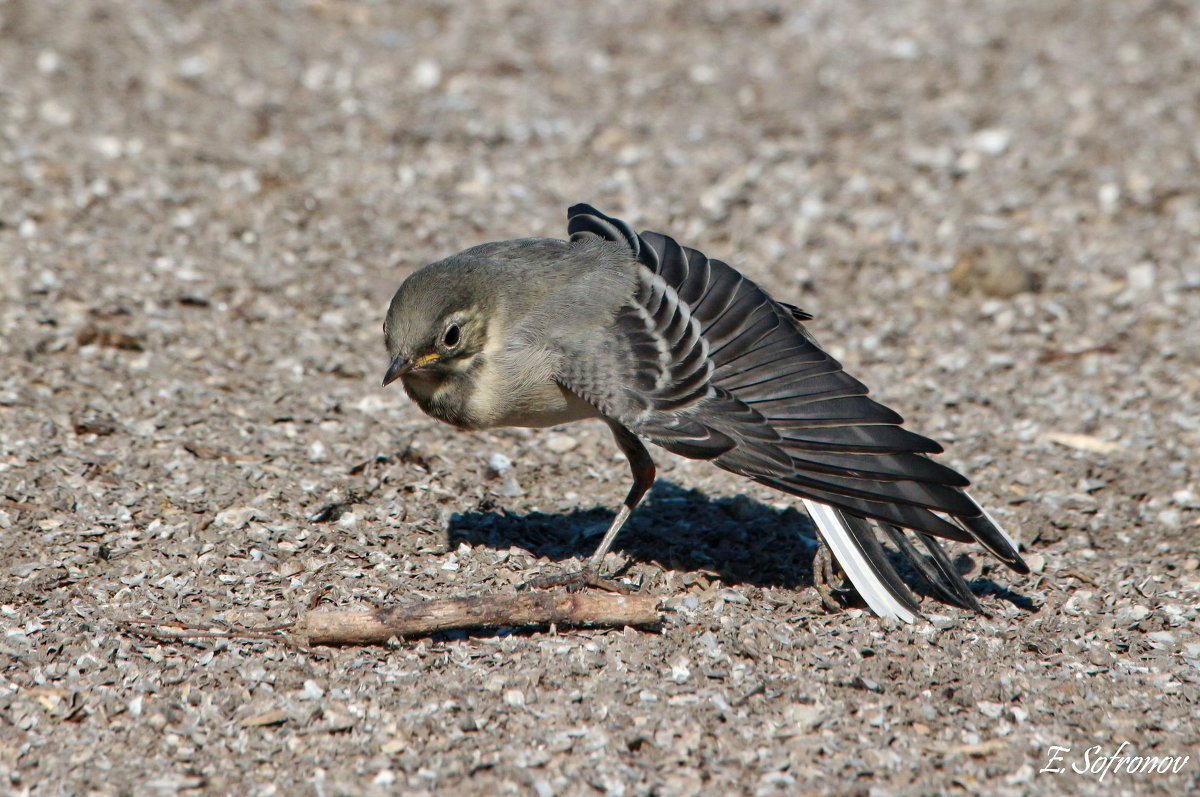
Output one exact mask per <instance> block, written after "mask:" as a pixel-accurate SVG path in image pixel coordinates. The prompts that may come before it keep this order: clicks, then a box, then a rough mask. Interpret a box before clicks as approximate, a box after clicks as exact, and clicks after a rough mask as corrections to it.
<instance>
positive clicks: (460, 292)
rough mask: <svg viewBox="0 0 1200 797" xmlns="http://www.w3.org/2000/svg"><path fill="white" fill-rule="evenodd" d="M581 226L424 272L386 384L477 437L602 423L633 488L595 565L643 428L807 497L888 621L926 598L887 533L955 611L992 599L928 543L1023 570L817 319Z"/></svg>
mask: <svg viewBox="0 0 1200 797" xmlns="http://www.w3.org/2000/svg"><path fill="white" fill-rule="evenodd" d="M569 220H570V222H569V232H570V233H571V240H570V241H558V240H551V239H522V240H516V241H506V242H501V243H493V244H485V245H483V246H478V247H475V248H473V249H468V250H466V251H465V252H462V253H460V254H457V255H454V256H452V257H450V258H447V259H445V260H442V261H439V262H437V263H434V264H432V265H430V266H427V267H426V268H424V269H422V270H420V271H418V272H416V273H414V274H413V275H412V276H410V277H409V278H408V280H406V281H405V282H404V284H403V285H402V286H401V287H400V289H399V290H398V291H397V292H396V295H395V297H394V298H393V300H392V304H391V307H390V308H389V311H388V316H387V321H386V323H385V338H386V343H387V348H388V352H389V355H390V356H391V357H392V361H391V365H390V367H389V369H388V375H387V377H386V378H385V384H386V383H388V382H390V381H393V380H394V379H396V378H400V379H402V380H403V382H404V386H405V389H406V391H407V392H408V394H409V395H410V396H411V397H412V398H413V399H414V400H415V401H416V402H417V403H418V404H419V405H420V406H421V408H422V409H423V410H425V411H426V412H427V413H429V414H430V415H433V416H434V417H437V418H439V419H441V420H444V421H447V422H449V423H452V424H455V425H457V426H460V427H464V428H473V429H478V428H488V427H492V426H499V425H519V426H548V425H553V424H559V423H566V422H569V421H573V420H579V419H582V418H587V417H600V418H603V419H604V420H605V421H606V422H607V423H608V424H609V426H610V427H611V428H612V429H613V431H614V434H615V435H616V438H617V441H618V443H619V444H620V445H621V447H622V449H623V450H624V451H625V453H626V454H627V455H628V456H629V458H630V464H631V468H632V470H633V474H634V486H633V489H631V491H630V494H629V496H628V497H627V499H626V501H625V505H624V506H623V508H622V510H621V512H620V513H618V516H617V518H616V520H614V522H613V525H612V526H611V527H610V529H609V533H608V534H606V535H605V539H604V541H603V542H602V543H601V545H600V548H599V550H598V551H597V556H596V557H594V558H593V560H592V562H593V565H598V564H599V560H600V557H602V556H603V554H604V552H605V551H607V549H608V547H609V546H610V545H611V543H612V540H613V539H614V538H615V536H616V533H617V531H619V529H620V527H621V525H622V524H623V523H624V520H625V518H626V517H627V516H628V514H629V512H630V511H632V509H633V508H634V507H635V506H636V505H637V503H638V502H639V501H640V499H641V497H642V495H643V494H644V492H645V490H646V489H647V488H648V487H649V484H650V482H651V481H652V480H653V464H652V462H651V461H650V458H649V455H648V453H647V452H646V450H645V447H644V446H642V444H641V443H640V442H639V440H638V438H643V439H647V440H650V441H652V442H654V443H656V444H657V445H660V446H662V447H663V448H666V449H667V450H669V451H672V452H674V453H677V454H681V455H683V456H686V457H691V458H694V459H707V460H710V461H712V462H713V464H715V465H717V466H719V467H721V468H724V469H726V470H729V471H732V472H734V473H738V474H740V475H743V476H746V477H748V478H751V479H753V480H755V481H758V482H760V483H762V484H766V485H769V486H772V487H776V488H778V489H780V490H783V491H784V492H787V493H790V494H792V495H796V496H799V497H802V498H804V499H805V502H806V505H807V506H808V507H809V509H810V513H811V514H812V515H813V517H814V520H815V521H816V522H817V524H818V527H819V528H820V530H821V532H822V534H823V536H824V537H825V538H826V540H828V541H829V543H830V545H831V546H832V547H833V550H834V553H835V555H836V556H837V558H838V560H839V562H841V563H842V565H843V567H844V568H845V569H846V571H847V574H848V575H849V576H850V578H851V580H852V581H853V582H854V584H855V586H856V587H857V588H858V589H859V591H860V593H862V594H863V597H864V598H865V599H866V600H867V601H868V603H869V604H870V605H871V607H872V608H873V609H874V610H875V611H876V612H878V613H880V614H884V615H892V616H896V617H901V618H903V619H913V618H914V617H915V616H916V601H915V599H914V598H913V596H912V595H911V593H910V592H909V591H908V589H907V587H906V586H905V585H904V583H903V581H902V580H901V578H900V577H899V575H898V574H897V573H896V571H895V569H894V567H893V566H892V565H891V563H890V562H889V560H888V557H887V555H886V553H885V550H884V548H883V547H882V545H881V543H880V542H879V540H878V538H877V537H876V530H875V529H873V528H872V524H876V525H878V527H879V529H880V530H881V531H883V532H884V533H886V534H887V535H888V537H889V538H890V539H891V540H892V542H893V544H894V545H895V546H896V547H897V549H898V551H899V553H900V554H902V555H903V556H904V557H906V558H907V559H909V560H910V561H911V562H912V563H913V564H914V566H915V567H916V568H917V570H918V572H920V573H921V574H922V575H923V576H924V577H925V578H926V579H927V580H929V581H930V583H931V584H933V586H934V588H935V589H936V590H938V591H939V593H940V594H941V595H942V596H943V597H944V598H946V599H947V600H950V601H951V602H954V603H957V604H959V605H963V606H967V607H969V608H976V609H977V608H978V603H977V602H976V601H975V598H974V596H973V595H972V594H971V593H970V590H969V589H968V588H967V586H966V584H965V583H963V581H962V578H961V577H960V576H959V575H958V573H957V572H956V571H955V570H954V568H953V566H952V565H951V564H950V563H949V560H948V559H947V558H946V556H945V554H944V553H943V552H942V551H941V549H940V548H939V547H938V546H937V543H936V542H934V540H933V537H932V536H930V535H936V536H941V537H946V538H950V539H955V540H960V541H977V542H980V543H982V544H983V545H984V546H985V547H986V548H987V549H988V550H989V551H991V552H992V553H993V554H994V555H996V556H997V557H998V558H1000V559H1001V560H1002V561H1004V562H1005V563H1006V564H1008V565H1009V566H1010V567H1012V568H1013V569H1014V570H1017V571H1018V572H1024V563H1023V562H1022V561H1021V559H1020V556H1019V555H1018V554H1017V551H1016V548H1015V545H1014V544H1013V543H1012V540H1011V539H1010V538H1009V537H1008V536H1007V535H1006V534H1005V533H1004V532H1003V530H1001V529H1000V528H999V526H997V525H996V524H995V523H994V521H993V520H992V519H991V518H990V516H988V515H987V514H986V513H985V512H983V511H982V510H981V509H980V508H979V507H978V505H977V504H975V502H974V501H973V500H972V499H971V498H970V496H968V495H967V494H966V493H965V492H964V491H963V489H962V488H963V487H965V486H966V485H967V480H966V479H964V478H963V477H962V476H961V475H959V474H958V473H956V472H954V471H953V470H951V469H950V468H947V467H945V466H944V465H941V464H939V463H937V462H935V461H933V460H932V459H930V458H929V456H928V455H929V454H932V453H937V452H939V451H941V448H940V446H938V445H937V444H936V443H934V442H933V441H931V440H929V439H927V438H924V437H921V436H920V435H916V434H913V433H912V432H909V431H907V430H905V429H903V428H901V427H900V425H899V424H900V423H901V419H900V416H898V415H897V414H896V413H894V412H892V411H891V410H889V409H888V408H886V407H884V406H883V405H881V404H878V403H877V402H874V401H872V400H871V399H869V398H867V397H866V393H867V389H866V387H865V386H863V384H862V383H861V382H859V381H858V380H856V379H854V378H853V377H850V376H849V375H848V374H846V373H845V372H844V371H842V369H841V366H840V365H839V364H838V363H837V362H836V361H835V360H834V359H833V358H831V357H830V356H829V355H828V354H826V353H825V352H824V351H823V350H822V349H821V348H820V347H819V346H818V345H817V344H816V341H815V340H814V339H813V338H812V336H811V335H810V334H809V333H808V331H807V330H806V329H805V328H804V326H803V325H802V323H801V322H802V321H804V320H807V319H808V318H809V317H810V316H808V315H807V314H806V313H804V312H803V311H801V310H799V309H798V308H796V307H793V306H791V305H787V304H783V303H781V302H777V301H775V300H774V299H772V298H771V297H769V296H768V295H767V294H766V293H765V292H763V291H762V290H761V289H760V288H758V286H757V285H755V284H754V283H753V282H751V281H749V280H747V279H746V278H745V277H744V276H742V275H741V274H739V273H738V272H737V271H735V270H734V269H732V268H731V267H729V266H728V265H726V264H725V263H722V262H720V261H717V260H710V259H709V258H707V257H705V256H704V255H703V254H701V253H700V252H697V251H696V250H692V249H687V248H685V247H681V246H679V245H678V244H677V243H675V241H674V240H672V239H670V238H668V237H666V236H664V235H660V234H658V233H650V232H645V233H642V234H641V235H637V234H635V233H634V232H633V231H632V230H631V229H630V228H629V227H628V225H626V224H625V223H624V222H621V221H619V220H617V219H612V218H610V217H607V216H604V215H603V214H601V213H600V212H599V211H596V210H595V209H593V208H591V207H589V206H587V205H577V206H575V207H573V208H572V209H571V211H570V212H569ZM901 528H905V529H910V530H912V531H914V532H916V533H917V535H918V538H919V539H920V540H921V542H922V543H923V544H924V545H925V547H926V549H927V550H928V551H929V553H930V557H931V558H930V559H928V560H927V559H925V558H924V557H923V556H921V555H920V554H919V553H918V552H917V550H916V549H915V548H914V547H913V546H912V545H911V543H909V542H908V540H907V538H906V537H905V536H904V532H903V531H901Z"/></svg>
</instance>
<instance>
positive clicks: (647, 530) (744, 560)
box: [448, 479, 1032, 610]
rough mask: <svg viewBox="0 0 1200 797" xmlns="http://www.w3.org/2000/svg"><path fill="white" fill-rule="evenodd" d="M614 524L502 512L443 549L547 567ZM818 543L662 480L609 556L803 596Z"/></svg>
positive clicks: (456, 523)
mask: <svg viewBox="0 0 1200 797" xmlns="http://www.w3.org/2000/svg"><path fill="white" fill-rule="evenodd" d="M612 517H613V511H612V510H611V509H608V508H605V507H593V508H591V509H583V510H575V511H572V512H566V513H560V514H546V513H542V512H533V513H530V514H528V515H515V514H512V513H510V512H507V511H504V510H502V509H501V510H497V511H480V512H464V513H457V514H455V515H453V516H451V518H450V525H449V529H448V535H449V540H448V542H449V544H450V547H451V548H453V547H455V546H457V545H458V544H459V543H463V542H465V543H467V544H468V545H471V546H478V545H482V546H487V547H490V548H496V549H504V548H509V547H512V546H516V547H519V548H524V549H525V550H527V551H529V552H530V553H531V554H533V555H534V556H538V557H546V558H548V559H551V560H554V561H563V560H566V559H572V558H579V559H584V558H586V557H588V556H590V555H591V554H592V552H593V551H594V550H595V548H596V546H597V545H598V544H599V543H600V538H601V536H603V534H604V531H605V529H606V528H607V527H608V524H609V522H610V521H611V520H612ZM816 546H817V541H816V531H815V528H814V526H813V523H812V521H811V520H810V519H809V517H808V516H807V515H806V514H804V513H802V512H800V511H798V510H796V509H795V508H793V507H787V508H785V509H776V508H775V507H773V506H770V505H769V504H764V503H762V502H761V501H756V500H754V499H753V498H749V497H747V496H744V495H739V496H734V497H732V498H711V497H709V496H707V495H705V494H704V493H702V492H700V491H698V490H685V489H683V488H682V487H680V486H679V485H677V484H675V483H673V482H670V481H665V480H661V479H660V480H659V481H657V482H655V483H654V488H653V489H652V490H651V491H650V493H649V495H648V496H647V497H646V500H645V501H643V503H642V505H641V506H640V507H639V508H638V510H637V512H635V513H634V514H633V517H632V518H631V519H630V520H629V522H628V523H627V524H626V526H625V529H624V530H623V531H622V532H621V534H620V536H618V537H617V541H616V544H615V545H614V546H613V550H614V551H618V552H620V553H622V554H624V555H625V556H627V557H629V558H630V559H632V560H633V561H635V562H647V563H654V564H657V565H659V566H661V567H663V568H667V569H670V570H677V571H683V572H689V571H697V570H703V571H708V572H711V573H714V574H716V576H717V577H719V578H720V579H721V581H722V582H723V583H725V584H729V585H739V584H740V585H749V586H756V587H782V588H786V589H803V588H806V587H811V586H812V560H813V555H814V554H815V553H816ZM892 561H893V563H894V564H895V565H896V567H897V569H899V570H900V572H901V573H902V574H904V575H905V577H906V578H905V580H906V581H907V583H908V584H909V586H910V587H911V588H912V589H913V590H914V591H915V592H916V593H918V594H920V595H923V596H929V595H931V590H930V589H929V586H928V585H927V584H925V583H924V582H923V581H922V580H921V579H920V577H918V576H916V575H915V574H914V573H912V572H911V569H910V568H909V567H908V565H907V563H905V562H904V561H903V560H902V558H901V557H900V556H899V555H898V554H895V553H893V554H892ZM955 565H956V566H957V567H958V568H959V572H962V573H967V572H970V571H971V570H972V568H973V567H974V561H973V560H972V558H971V557H970V556H969V555H967V554H961V555H959V556H957V557H956V558H955ZM530 575H531V576H532V575H534V574H533V573H531V574H530ZM969 584H970V586H971V588H972V589H973V590H974V591H975V593H976V594H993V595H996V596H998V597H1000V598H1001V599H1002V600H1007V601H1009V602H1011V603H1013V604H1014V605H1017V606H1018V607H1020V608H1023V609H1026V610H1029V609H1031V608H1032V606H1031V605H1030V603H1029V601H1028V600H1027V599H1025V598H1023V597H1022V596H1020V595H1017V594H1015V593H1013V592H1011V591H1009V590H1008V589H1006V588H1005V587H1003V586H1001V585H999V584H997V583H995V582H994V581H992V580H991V579H990V578H986V577H982V578H977V579H975V580H973V581H971V582H969Z"/></svg>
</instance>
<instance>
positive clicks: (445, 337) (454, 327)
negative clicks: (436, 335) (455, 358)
mask: <svg viewBox="0 0 1200 797" xmlns="http://www.w3.org/2000/svg"><path fill="white" fill-rule="evenodd" d="M461 336H462V332H460V331H459V329H458V324H451V325H450V326H448V327H446V331H445V332H443V333H442V345H443V346H445V347H446V348H447V349H453V348H454V347H455V346H457V345H458V341H459V338H460V337H461Z"/></svg>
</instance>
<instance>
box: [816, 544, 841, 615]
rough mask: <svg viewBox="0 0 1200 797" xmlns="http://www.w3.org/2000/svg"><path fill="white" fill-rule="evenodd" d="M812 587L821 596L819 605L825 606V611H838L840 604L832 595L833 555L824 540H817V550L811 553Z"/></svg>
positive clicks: (833, 587) (833, 588)
mask: <svg viewBox="0 0 1200 797" xmlns="http://www.w3.org/2000/svg"><path fill="white" fill-rule="evenodd" d="M812 567H813V574H812V575H813V587H814V588H816V590H817V594H818V595H820V596H821V605H822V606H824V607H825V611H827V612H840V611H841V610H842V608H843V607H842V604H840V603H838V601H837V599H836V598H834V597H833V591H834V590H835V589H836V587H835V586H833V585H834V576H833V555H832V554H831V553H830V551H829V546H828V545H826V544H825V541H824V540H818V543H817V552H816V554H814V555H813V564H812Z"/></svg>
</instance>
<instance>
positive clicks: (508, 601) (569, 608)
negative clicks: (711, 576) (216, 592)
mask: <svg viewBox="0 0 1200 797" xmlns="http://www.w3.org/2000/svg"><path fill="white" fill-rule="evenodd" d="M658 602H659V599H658V598H657V597H655V596H653V595H606V594H590V593H561V592H543V593H523V592H522V593H512V594H509V595H492V596H479V597H473V598H446V599H442V600H431V601H425V602H423V603H417V604H413V605H411V606H394V607H387V608H381V609H374V610H353V609H348V610H346V609H329V610H324V611H312V612H307V613H306V614H305V615H304V616H303V617H302V618H301V619H300V621H299V622H297V623H296V626H295V629H294V633H295V634H296V636H297V637H298V639H299V641H300V642H301V644H306V645H369V644H373V643H380V642H386V641H387V640H389V639H391V638H392V637H410V636H426V635H428V634H433V633H437V632H439V631H452V630H457V629H464V628H507V627H528V626H549V625H552V624H553V625H558V626H591V627H622V626H627V625H628V626H649V625H657V624H658V623H659V622H661V620H662V617H661V615H659V613H658Z"/></svg>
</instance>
